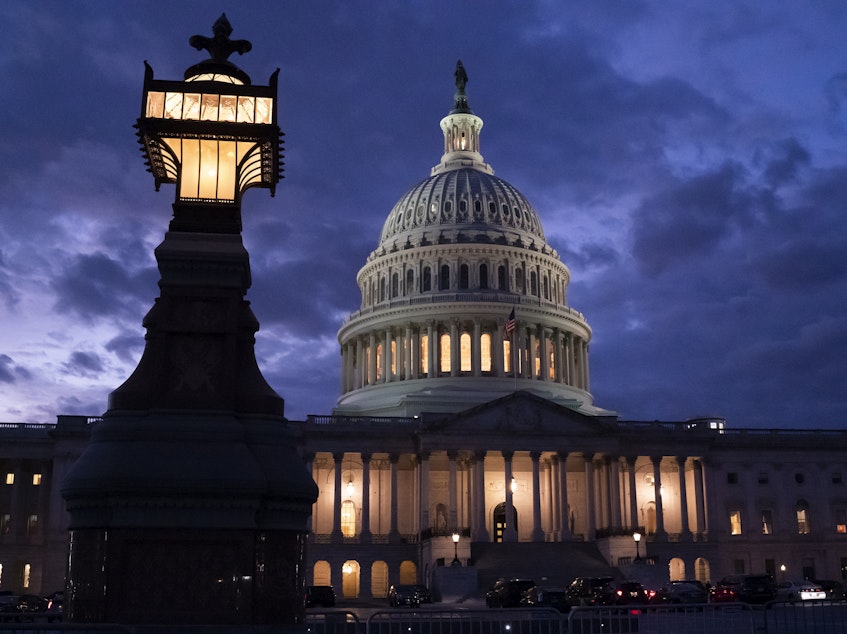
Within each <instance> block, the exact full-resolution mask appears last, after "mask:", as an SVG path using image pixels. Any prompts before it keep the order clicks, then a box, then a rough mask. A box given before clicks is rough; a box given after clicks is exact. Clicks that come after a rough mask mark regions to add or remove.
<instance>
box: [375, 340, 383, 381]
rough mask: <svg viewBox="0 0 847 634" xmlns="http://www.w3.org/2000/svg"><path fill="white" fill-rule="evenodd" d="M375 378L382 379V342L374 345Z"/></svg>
mask: <svg viewBox="0 0 847 634" xmlns="http://www.w3.org/2000/svg"><path fill="white" fill-rule="evenodd" d="M376 380H377V381H381V380H382V344H381V343H379V344H377V346H376Z"/></svg>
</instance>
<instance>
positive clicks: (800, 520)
mask: <svg viewBox="0 0 847 634" xmlns="http://www.w3.org/2000/svg"><path fill="white" fill-rule="evenodd" d="M797 533H798V534H799V535H808V534H809V533H810V527H809V504H808V503H807V502H806V501H805V500H800V501H799V502H797Z"/></svg>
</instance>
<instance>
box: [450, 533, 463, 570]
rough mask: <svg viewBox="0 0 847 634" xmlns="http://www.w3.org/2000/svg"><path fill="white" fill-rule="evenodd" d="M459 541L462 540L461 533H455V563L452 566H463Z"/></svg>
mask: <svg viewBox="0 0 847 634" xmlns="http://www.w3.org/2000/svg"><path fill="white" fill-rule="evenodd" d="M459 539H461V536H460V535H459V531H453V562H452V563H451V564H450V565H451V566H461V565H462V562H461V561H459Z"/></svg>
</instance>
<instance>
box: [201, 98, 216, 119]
mask: <svg viewBox="0 0 847 634" xmlns="http://www.w3.org/2000/svg"><path fill="white" fill-rule="evenodd" d="M218 102H219V99H218V95H203V100H202V104H201V106H200V119H202V120H203V121H217V120H218Z"/></svg>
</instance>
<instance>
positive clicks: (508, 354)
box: [503, 339, 512, 374]
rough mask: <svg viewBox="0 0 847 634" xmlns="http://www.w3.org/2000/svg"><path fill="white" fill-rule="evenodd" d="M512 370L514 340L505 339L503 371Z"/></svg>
mask: <svg viewBox="0 0 847 634" xmlns="http://www.w3.org/2000/svg"><path fill="white" fill-rule="evenodd" d="M511 371H512V342H511V341H509V340H508V339H504V340H503V372H505V373H506V374H509V373H510V372H511Z"/></svg>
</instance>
